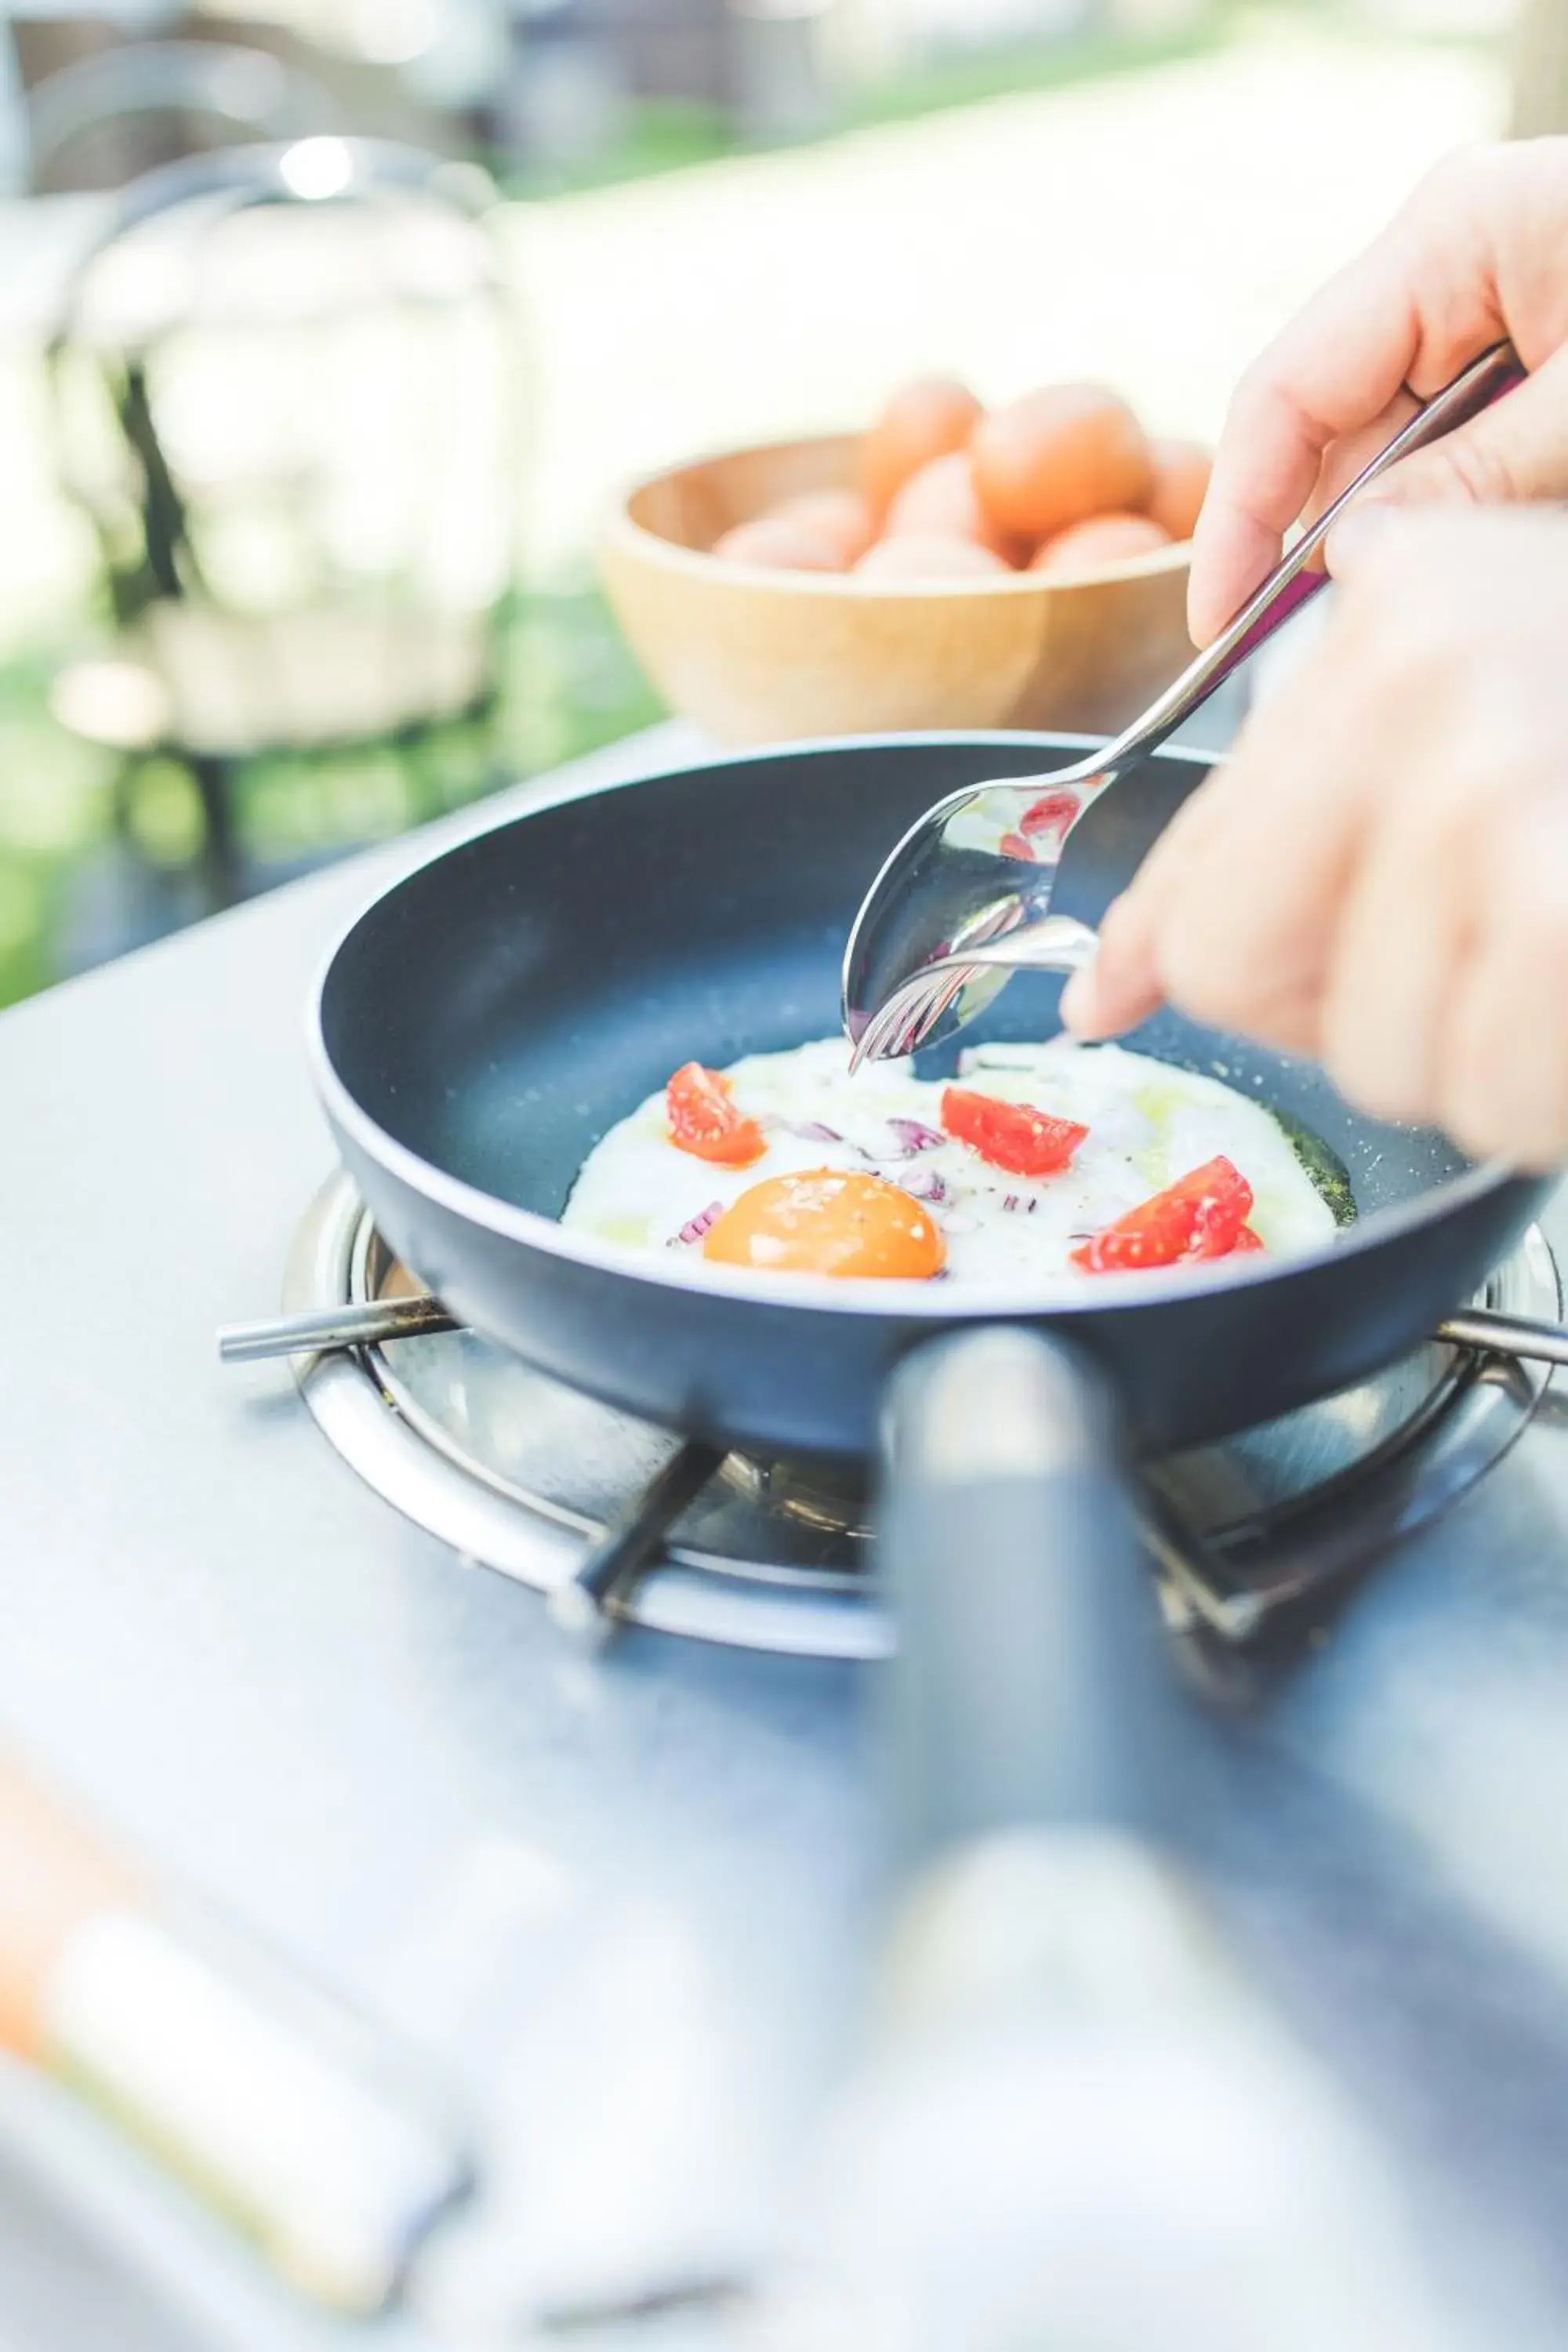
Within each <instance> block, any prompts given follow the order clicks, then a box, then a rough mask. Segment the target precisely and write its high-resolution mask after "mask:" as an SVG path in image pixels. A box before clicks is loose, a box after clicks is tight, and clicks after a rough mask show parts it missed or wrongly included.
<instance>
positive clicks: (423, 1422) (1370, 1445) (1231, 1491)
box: [284, 1176, 1562, 1657]
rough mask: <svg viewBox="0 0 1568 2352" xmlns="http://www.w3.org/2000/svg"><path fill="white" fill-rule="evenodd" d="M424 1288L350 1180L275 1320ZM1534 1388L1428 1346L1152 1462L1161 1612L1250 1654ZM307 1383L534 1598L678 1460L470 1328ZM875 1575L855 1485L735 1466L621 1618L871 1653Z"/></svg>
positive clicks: (444, 1521)
mask: <svg viewBox="0 0 1568 2352" xmlns="http://www.w3.org/2000/svg"><path fill="white" fill-rule="evenodd" d="M411 1287H416V1286H412V1285H410V1283H409V1282H408V1279H407V1277H406V1276H405V1275H404V1274H403V1272H402V1269H401V1268H400V1267H398V1266H397V1265H395V1263H394V1262H393V1261H392V1260H391V1258H390V1257H389V1255H388V1253H387V1252H386V1250H385V1249H384V1245H383V1244H382V1243H381V1241H380V1239H379V1237H378V1236H377V1235H376V1234H375V1233H374V1229H373V1227H372V1226H371V1223H370V1221H369V1219H368V1217H367V1216H366V1214H365V1213H364V1211H363V1207H362V1206H361V1204H360V1202H359V1200H358V1198H357V1196H356V1194H355V1193H354V1192H353V1187H352V1186H351V1184H350V1183H349V1181H348V1180H347V1178H346V1177H342V1176H339V1177H337V1178H335V1179H334V1180H333V1181H332V1182H331V1183H330V1184H329V1185H328V1187H327V1188H326V1190H325V1191H324V1192H322V1193H321V1196H320V1197H319V1199H318V1200H317V1202H316V1203H315V1205H314V1207H313V1208H312V1210H311V1212H310V1216H309V1218H308V1219H307V1221H306V1223H305V1225H304V1226H303V1228H302V1229H301V1232H300V1237H299V1240H298V1242H297V1244H296V1246H295V1250H294V1255H293V1258H292V1260H291V1263H290V1266H289V1279H288V1284H287V1288H286V1293H285V1300H284V1304H285V1307H286V1309H287V1311H288V1312H289V1313H291V1314H294V1313H303V1312H305V1311H307V1310H309V1309H310V1308H318V1307H329V1306H339V1305H342V1304H343V1303H344V1302H345V1301H351V1300H352V1301H359V1300H367V1299H374V1298H377V1297H388V1296H395V1295H397V1294H398V1293H399V1292H400V1291H402V1292H406V1291H407V1290H408V1289H409V1288H411ZM1480 1303H1483V1304H1485V1305H1487V1306H1489V1307H1495V1308H1498V1309H1500V1310H1502V1311H1504V1312H1507V1313H1510V1314H1515V1315H1523V1316H1529V1317H1532V1318H1538V1319H1545V1320H1552V1321H1554V1320H1556V1319H1557V1318H1558V1317H1559V1315H1560V1313H1561V1310H1562V1297H1561V1292H1560V1289H1559V1286H1558V1279H1557V1271H1556V1267H1555V1265H1554V1264H1553V1261H1552V1255H1551V1252H1550V1251H1549V1249H1548V1248H1547V1245H1546V1243H1545V1241H1544V1240H1543V1239H1542V1235H1541V1234H1539V1233H1538V1232H1533V1231H1532V1232H1531V1234H1528V1235H1527V1236H1526V1239H1525V1241H1524V1242H1523V1244H1521V1248H1520V1250H1519V1251H1518V1253H1517V1254H1516V1255H1515V1256H1514V1257H1513V1258H1511V1259H1510V1261H1509V1263H1508V1264H1507V1265H1504V1266H1503V1267H1501V1268H1500V1270H1499V1271H1498V1272H1497V1273H1496V1274H1495V1275H1494V1276H1492V1277H1491V1280H1490V1282H1489V1285H1488V1287H1487V1290H1486V1293H1485V1296H1484V1299H1483V1301H1482V1302H1480ZM1549 1378H1550V1373H1549V1372H1548V1371H1547V1370H1545V1368H1543V1367H1541V1366H1536V1365H1524V1364H1520V1363H1515V1362H1513V1361H1512V1360H1502V1359H1500V1358H1478V1357H1473V1356H1468V1355H1465V1354H1462V1353H1459V1352H1457V1351H1456V1350H1454V1349H1449V1348H1446V1347H1442V1346H1439V1345H1436V1343H1435V1344H1434V1345H1432V1346H1431V1347H1428V1348H1426V1349H1420V1350H1419V1351H1418V1352H1417V1353H1416V1354H1415V1355H1414V1356H1411V1357H1408V1358H1406V1359H1405V1360H1404V1361H1403V1362H1401V1363H1398V1364H1396V1365H1394V1366H1393V1367H1392V1368H1391V1369H1390V1370H1387V1371H1385V1372H1384V1373H1382V1374H1380V1375H1378V1376H1377V1377H1376V1378H1375V1379H1373V1380H1371V1381H1365V1382H1363V1383H1362V1384H1361V1385H1359V1386H1357V1387H1355V1388H1352V1389H1347V1390H1344V1391H1342V1392H1341V1393H1340V1394H1339V1395H1337V1396H1333V1397H1329V1398H1325V1399H1324V1400H1322V1401H1321V1402H1319V1403H1317V1404H1314V1405H1309V1406H1307V1407H1305V1408H1303V1409H1302V1410H1301V1411H1300V1412H1294V1413H1291V1414H1289V1415H1288V1416H1287V1417H1286V1418H1285V1419H1284V1420H1282V1421H1279V1422H1275V1423H1270V1424H1269V1425H1268V1427H1267V1428H1262V1429H1257V1430H1252V1431H1249V1432H1247V1433H1246V1434H1245V1435H1243V1436H1240V1437H1237V1438H1234V1439H1231V1440H1230V1441H1229V1442H1228V1443H1226V1444H1223V1445H1217V1446H1206V1447H1204V1448H1202V1449H1201V1450H1199V1451H1196V1452H1194V1453H1191V1454H1181V1455H1177V1456H1173V1457H1172V1458H1171V1459H1170V1460H1169V1461H1167V1462H1165V1463H1163V1464H1161V1465H1159V1466H1158V1468H1157V1469H1156V1470H1155V1471H1154V1472H1153V1473H1152V1478H1151V1486H1152V1496H1151V1503H1152V1519H1157V1520H1158V1524H1157V1525H1155V1524H1152V1525H1151V1528H1150V1530H1149V1532H1150V1539H1151V1544H1152V1549H1153V1550H1154V1553H1155V1556H1156V1559H1157V1560H1158V1562H1159V1565H1160V1567H1161V1569H1162V1570H1163V1578H1164V1584H1165V1600H1166V1607H1167V1613H1168V1614H1169V1615H1170V1616H1171V1617H1172V1618H1173V1621H1174V1622H1176V1623H1177V1624H1181V1623H1183V1622H1186V1623H1188V1624H1201V1625H1204V1626H1206V1627H1207V1628H1208V1629H1209V1630H1210V1631H1211V1632H1214V1633H1220V1634H1223V1635H1224V1636H1225V1637H1226V1638H1227V1639H1228V1640H1231V1641H1244V1640H1246V1639H1247V1638H1249V1637H1250V1636H1251V1635H1252V1634H1253V1633H1255V1632H1257V1631H1258V1629H1259V1627H1260V1626H1261V1625H1262V1624H1263V1623H1265V1622H1267V1621H1268V1619H1269V1618H1270V1617H1271V1616H1273V1615H1274V1614H1275V1613H1276V1612H1278V1611H1279V1609H1280V1608H1282V1607H1283V1606H1285V1605H1286V1604H1288V1603H1291V1602H1297V1601H1301V1600H1302V1599H1303V1598H1304V1597H1305V1596H1306V1595H1308V1594H1310V1593H1313V1592H1316V1591H1320V1590H1321V1588H1322V1587H1323V1586H1324V1585H1325V1584H1327V1583H1329V1582H1330V1581H1332V1580H1338V1579H1341V1578H1343V1577H1345V1576H1347V1575H1349V1574H1351V1573H1352V1572H1353V1571H1354V1570H1357V1569H1360V1568H1363V1567H1365V1566H1366V1565H1368V1564H1369V1563H1370V1562H1371V1561H1372V1560H1373V1559H1376V1558H1378V1557H1379V1555H1380V1554H1382V1553H1383V1552H1384V1551H1386V1549H1388V1547H1389V1546H1390V1545H1391V1544H1393V1543H1394V1542H1396V1541H1397V1540H1398V1539H1399V1538H1401V1537H1404V1536H1406V1535H1408V1534H1410V1533H1411V1532H1413V1530H1414V1529H1415V1528H1419V1527H1421V1526H1423V1525H1425V1524H1426V1522H1427V1521H1428V1520H1429V1519H1431V1518H1433V1517H1436V1514H1437V1513H1438V1512H1439V1511H1442V1510H1444V1509H1446V1508H1447V1506H1448V1505H1449V1504H1450V1503H1452V1502H1453V1501H1455V1500H1456V1499H1457V1497H1458V1496H1460V1495H1461V1494H1463V1493H1465V1492H1466V1490H1467V1489H1468V1487H1470V1486H1473V1485H1474V1484H1475V1482H1476V1480H1477V1479H1478V1478H1479V1477H1480V1476H1482V1475H1483V1474H1484V1473H1485V1472H1486V1471H1487V1470H1488V1469H1489V1468H1490V1467H1491V1465H1493V1464H1494V1463H1495V1462H1497V1461H1499V1460H1500V1458H1501V1456H1502V1455H1503V1454H1505V1453H1506V1452H1507V1450H1508V1448H1509V1447H1510V1445H1511V1444H1512V1443H1513V1441H1514V1440H1515V1438H1516V1437H1518V1435H1519V1434H1520V1433H1521V1430H1522V1429H1523V1428H1524V1427H1525V1425H1526V1424H1527V1423H1528V1422H1529V1420H1530V1418H1531V1414H1532V1413H1533V1412H1534V1410H1535V1407H1536V1405H1537V1403H1538V1402H1539V1401H1540V1398H1541V1396H1542V1392H1543V1391H1544V1389H1545V1386H1546V1383H1547V1381H1548V1380H1549ZM300 1389H301V1391H302V1393H303V1395H304V1398H305V1401H306V1402H307V1404H308V1405H309V1406H310V1411H311V1412H312V1413H313V1414H314V1416H315V1418H316V1420H317V1422H318V1423H320V1425H321V1429H322V1430H323V1431H324V1432H325V1433H326V1435H327V1436H328V1437H329V1438H330V1439H331V1443H332V1444H333V1445H334V1446H335V1447H336V1448H337V1450H338V1452H339V1453H340V1454H342V1456H343V1458H344V1459H345V1461H347V1462H348V1463H349V1464H350V1465H352V1466H353V1468H354V1469H355V1470H356V1471H358V1472H359V1474H360V1475H361V1476H362V1477H363V1478H364V1479H365V1480H366V1481H367V1482H368V1483H369V1484H370V1485H371V1486H374V1488H375V1489H376V1491H377V1492H378V1493H379V1494H381V1495H382V1496H384V1497H385V1499H386V1500H387V1501H388V1502H390V1503H392V1504H394V1505H395V1507H396V1508H397V1509H399V1510H400V1511H402V1512H404V1513H405V1515H406V1516H407V1517H409V1518H411V1519H413V1520H415V1521H416V1523H417V1524H418V1525H419V1526H421V1527H423V1528H426V1529H427V1530H428V1531H429V1532H430V1533H431V1534H432V1535H435V1536H437V1537H439V1538H441V1539H442V1540H443V1541H444V1542H446V1543H447V1544H449V1545H451V1547H452V1548H453V1549H454V1550H455V1551H457V1552H458V1554H459V1555H461V1556H462V1557H463V1558H464V1559H466V1560H468V1562H470V1563H472V1564H480V1565H483V1566H486V1567H489V1568H493V1569H497V1570H500V1571H501V1572H502V1573H503V1574H505V1575H508V1576H512V1577H516V1578H518V1579H520V1580H521V1581H522V1582H524V1583H526V1584H530V1585H532V1586H534V1587H536V1588H537V1589H539V1590H540V1591H550V1590H551V1589H552V1587H554V1586H556V1585H558V1584H560V1583H561V1582H563V1580H564V1579H565V1578H566V1577H567V1576H568V1575H569V1574H570V1572H571V1570H572V1569H573V1567H574V1564H575V1562H576V1561H577V1559H580V1558H581V1556H582V1553H583V1549H584V1541H585V1539H588V1538H593V1537H595V1536H597V1535H599V1534H600V1533H601V1532H602V1531H603V1530H604V1528H605V1527H606V1526H608V1525H609V1524H610V1523H611V1522H612V1521H613V1520H614V1519H616V1517H618V1516H619V1515H620V1513H621V1512H622V1511H623V1510H624V1509H625V1508H626V1506H627V1505H628V1503H629V1502H631V1501H632V1500H634V1499H635V1497H636V1496H637V1495H638V1494H639V1493H640V1492H641V1491H642V1490H643V1488H645V1487H646V1486H647V1484H648V1482H649V1481H650V1480H651V1479H652V1478H653V1477H654V1476H655V1475H657V1474H658V1471H659V1470H660V1469H661V1468H662V1467H663V1466H664V1465H665V1464H666V1463H668V1461H669V1460H670V1458H671V1457H672V1455H673V1454H674V1453H675V1451H676V1449H677V1441H676V1440H675V1439H674V1438H672V1437H671V1436H670V1435H669V1434H668V1433H667V1432H666V1431H663V1430H659V1429H655V1428H652V1427H650V1426H649V1425H648V1424H647V1423H643V1422H638V1421H635V1420H633V1419H631V1418H630V1417H629V1416H628V1415H626V1414H625V1413H620V1412H614V1411H612V1410H611V1409H610V1408H609V1407H607V1406H605V1405H600V1404H596V1403H595V1402H593V1401H592V1400H591V1399H589V1398H586V1397H584V1396H581V1395H579V1394H577V1393H576V1392H575V1391H573V1390H571V1389H568V1388H565V1387H563V1385H562V1384H561V1383H560V1382H559V1381H552V1380H551V1379H550V1378H548V1377H547V1376H546V1375H545V1374H543V1373H542V1372H537V1371H534V1370H531V1369H530V1368H529V1366H527V1365H526V1364H523V1363H521V1362H520V1361H519V1360H518V1359H517V1358H515V1357H513V1356H510V1355H508V1354H507V1353H506V1352H505V1351H504V1350H502V1349H498V1348H496V1347H493V1346H492V1345H491V1344H490V1343H489V1341H488V1340H484V1339H479V1338H478V1337H477V1336H476V1335H475V1334H474V1333H472V1332H466V1331H464V1332H449V1333H442V1334H440V1335H438V1336H432V1337H426V1338H418V1339H401V1340H399V1341H398V1342H397V1343H396V1344H395V1346H392V1347H388V1348H386V1349H366V1350H363V1351H362V1352H360V1353H339V1354H332V1355H323V1356H318V1357H313V1358H310V1359H309V1360H306V1361H305V1362H304V1363H302V1364H301V1365H300ZM868 1566H869V1538H868V1510H867V1496H866V1490H865V1486H864V1485H863V1483H862V1482H861V1481H860V1480H858V1478H857V1477H856V1476H855V1475H854V1474H853V1473H852V1472H849V1471H847V1470H846V1469H845V1468H844V1467H843V1465H838V1464H832V1463H828V1464H823V1463H788V1464H777V1463H773V1464H759V1463H753V1462H751V1461H748V1460H745V1459H743V1458H742V1457H740V1456H733V1457H731V1460H729V1461H728V1462H726V1463H725V1464H724V1465H723V1467H722V1469H721V1471H720V1472H719V1474H718V1475H717V1476H716V1477H715V1478H713V1479H712V1480H711V1482H710V1485H709V1486H707V1487H706V1488H705V1489H704V1491H703V1493H702V1494H701V1495H700V1496H699V1498H698V1500H697V1502H696V1503H695V1504H694V1505H693V1506H692V1507H691V1508H690V1509H689V1511H688V1512H687V1513H686V1514H685V1516H684V1517H682V1518H681V1519H680V1520H679V1522H678V1524H677V1526H676V1528H675V1529H674V1532H673V1534H672V1536H671V1538H670V1539H669V1541H668V1545H667V1547H666V1549H665V1554H664V1557H663V1559H661V1560H660V1562H659V1564H658V1566H657V1567H656V1568H655V1569H653V1570H651V1571H650V1572H649V1573H648V1574H647V1576H645V1577H644V1579H643V1580H642V1581H641V1582H640V1584H638V1585H637V1588H636V1590H635V1591H634V1592H633V1593H632V1595H631V1596H630V1598H629V1600H628V1601H627V1602H626V1609H625V1613H626V1615H627V1616H628V1617H629V1618H631V1619H632V1620H633V1621H635V1622H637V1623H640V1624H644V1625H648V1626H653V1627H656V1628H658V1630H660V1631H662V1632H666V1633H680V1634H686V1635H689V1636H694V1637H697V1638H700V1639H703V1640H708V1641H716V1642H728V1643H737V1644H739V1645H741V1646H743V1647H747V1648H755V1649H768V1650H780V1651H789V1652H795V1653H797V1654H807V1655H816V1656H835V1657H877V1656H882V1655H885V1654H886V1653H887V1651H888V1649H889V1627H888V1624H887V1621H886V1618H885V1615H884V1612H883V1611H882V1609H881V1606H880V1603H879V1599H878V1596H877V1592H876V1590H875V1586H874V1583H873V1581H872V1580H871V1578H870V1576H869V1574H868Z"/></svg>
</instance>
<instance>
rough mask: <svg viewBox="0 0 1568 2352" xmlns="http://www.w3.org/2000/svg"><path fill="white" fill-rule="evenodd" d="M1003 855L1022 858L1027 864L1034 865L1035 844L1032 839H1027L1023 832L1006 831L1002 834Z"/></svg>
mask: <svg viewBox="0 0 1568 2352" xmlns="http://www.w3.org/2000/svg"><path fill="white" fill-rule="evenodd" d="M1002 855H1003V856H1004V857H1016V858H1020V859H1021V860H1022V861H1023V863H1024V864H1025V865H1026V866H1032V865H1033V864H1034V862H1035V845H1034V843H1033V842H1032V841H1026V840H1025V838H1024V836H1023V835H1022V834H1021V833H1005V834H1004V835H1002Z"/></svg>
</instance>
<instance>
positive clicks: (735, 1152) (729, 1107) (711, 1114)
mask: <svg viewBox="0 0 1568 2352" xmlns="http://www.w3.org/2000/svg"><path fill="white" fill-rule="evenodd" d="M664 1108H665V1116H666V1118H668V1121H669V1139H670V1141H671V1142H672V1143H673V1144H674V1145H675V1146H676V1147H677V1149H678V1150H681V1151H689V1152H690V1153H691V1155H692V1157H693V1158H694V1159H697V1160H712V1161H714V1162H715V1163H716V1164H717V1165H718V1166H719V1167H721V1168H749V1167H750V1166H751V1165H752V1161H753V1160H760V1159H761V1158H762V1156H763V1152H764V1151H765V1150H767V1148H768V1147H767V1142H766V1139H764V1137H763V1130H762V1129H761V1128H760V1127H759V1126H758V1125H757V1122H756V1120H755V1119H754V1118H743V1117H742V1114H741V1113H740V1112H739V1111H738V1110H737V1109H736V1108H735V1106H734V1104H733V1103H732V1102H731V1099H730V1087H729V1081H728V1080H727V1079H725V1078H721V1076H719V1074H718V1072H717V1071H716V1070H705V1069H704V1068H703V1066H702V1065H701V1063H700V1062H688V1063H687V1065H686V1067H685V1068H684V1069H683V1070H677V1072H676V1074H675V1076H674V1077H672V1078H671V1080H670V1082H669V1084H668V1087H666V1088H665V1090H664Z"/></svg>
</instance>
